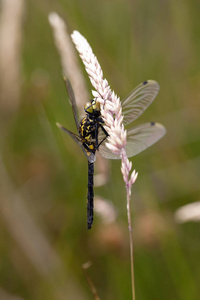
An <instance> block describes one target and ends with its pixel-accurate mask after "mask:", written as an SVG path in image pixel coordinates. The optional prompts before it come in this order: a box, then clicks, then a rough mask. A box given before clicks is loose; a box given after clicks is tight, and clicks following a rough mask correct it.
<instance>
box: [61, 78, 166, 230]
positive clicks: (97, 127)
mask: <svg viewBox="0 0 200 300" xmlns="http://www.w3.org/2000/svg"><path fill="white" fill-rule="evenodd" d="M64 81H65V84H66V87H67V91H68V95H69V101H70V104H71V106H72V111H73V115H74V120H75V123H76V127H77V131H78V134H75V133H73V132H71V131H70V130H68V129H67V128H65V127H64V126H63V125H61V124H60V123H56V124H57V126H58V127H59V128H60V129H62V130H63V131H64V132H66V133H67V134H68V135H70V136H71V138H72V139H73V140H74V141H75V142H76V143H77V144H78V145H79V146H80V147H81V148H82V151H83V152H84V154H85V156H86V158H87V161H88V192H87V228H88V229H91V228H92V224H93V209H94V181H93V177H94V162H95V160H96V151H98V152H99V153H100V155H101V156H103V157H105V158H107V159H120V158H121V157H120V155H117V154H114V153H113V152H112V151H111V150H109V149H108V148H107V147H106V140H107V137H108V136H109V135H108V133H107V131H106V129H105V128H104V125H105V124H104V121H103V119H102V117H101V111H100V104H99V102H97V101H95V100H94V99H92V100H91V101H90V102H88V103H86V104H85V106H84V110H85V113H86V116H85V117H84V118H83V119H82V120H81V121H79V117H78V109H77V105H76V99H75V96H74V91H73V88H72V86H71V83H70V81H69V79H67V78H64ZM158 91H159V84H158V83H157V82H156V81H154V80H148V81H144V82H143V83H141V84H139V85H138V86H137V87H136V88H135V89H133V90H132V91H131V93H130V94H129V95H128V96H127V97H125V99H123V100H122V102H121V104H122V114H123V116H124V118H123V124H124V125H130V124H132V122H133V121H135V120H136V119H137V118H138V117H139V116H140V115H141V114H142V113H143V112H144V111H145V110H146V109H147V107H148V106H149V105H150V104H151V103H152V102H153V100H154V99H155V97H156V96H157V94H158ZM165 133H166V129H165V127H164V126H163V125H161V124H159V123H155V122H149V123H145V124H142V125H137V126H134V127H130V128H128V129H127V143H126V154H127V157H132V156H134V155H136V154H138V153H140V152H142V151H144V150H145V149H146V148H148V147H149V146H151V145H153V144H154V143H155V142H157V141H158V140H159V139H160V138H162V137H163V136H164V134H165Z"/></svg>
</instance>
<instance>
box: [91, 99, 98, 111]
mask: <svg viewBox="0 0 200 300" xmlns="http://www.w3.org/2000/svg"><path fill="white" fill-rule="evenodd" d="M92 107H93V109H94V110H97V111H100V103H99V102H97V101H95V100H93V101H92Z"/></svg>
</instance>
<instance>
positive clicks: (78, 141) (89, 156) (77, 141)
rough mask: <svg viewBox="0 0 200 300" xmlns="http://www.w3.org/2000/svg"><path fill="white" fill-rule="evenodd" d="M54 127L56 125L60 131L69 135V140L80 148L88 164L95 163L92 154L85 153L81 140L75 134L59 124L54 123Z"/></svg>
mask: <svg viewBox="0 0 200 300" xmlns="http://www.w3.org/2000/svg"><path fill="white" fill-rule="evenodd" d="M56 125H57V126H58V127H59V128H60V129H62V130H63V131H64V132H66V133H67V134H69V135H70V136H71V138H72V139H73V140H74V141H75V142H76V143H77V144H78V145H79V146H80V147H81V149H82V150H83V152H84V154H85V156H86V157H87V160H88V161H89V162H90V163H93V162H95V160H96V157H95V154H94V153H92V152H90V151H87V149H85V148H84V147H83V144H82V141H81V138H80V137H79V136H78V135H77V134H75V133H73V132H71V131H70V130H68V129H67V128H65V127H64V126H62V125H61V124H59V123H56Z"/></svg>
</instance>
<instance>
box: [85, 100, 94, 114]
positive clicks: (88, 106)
mask: <svg viewBox="0 0 200 300" xmlns="http://www.w3.org/2000/svg"><path fill="white" fill-rule="evenodd" d="M84 108H85V111H86V112H87V113H93V110H94V108H93V104H92V103H91V102H87V103H86V104H85V106H84Z"/></svg>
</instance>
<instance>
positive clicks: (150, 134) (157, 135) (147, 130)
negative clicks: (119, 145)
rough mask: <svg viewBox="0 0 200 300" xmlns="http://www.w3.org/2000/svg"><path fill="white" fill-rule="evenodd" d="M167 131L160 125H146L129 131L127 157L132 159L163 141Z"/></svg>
mask: <svg viewBox="0 0 200 300" xmlns="http://www.w3.org/2000/svg"><path fill="white" fill-rule="evenodd" d="M165 133H166V129H165V127H164V126H163V125H161V124H159V123H153V122H152V123H145V124H142V125H138V126H135V127H132V128H130V129H128V130H127V144H126V154H127V157H132V156H134V155H136V154H138V153H140V152H142V151H144V150H145V149H147V148H148V147H150V146H151V145H153V144H154V143H156V142H157V141H158V140H159V139H161V138H162V137H163V136H164V135H165Z"/></svg>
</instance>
